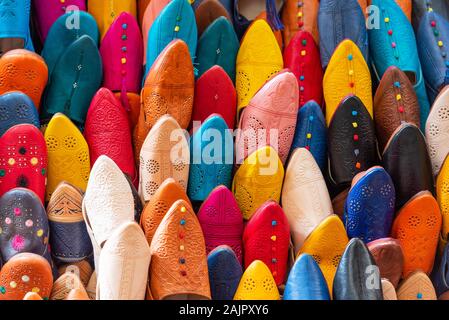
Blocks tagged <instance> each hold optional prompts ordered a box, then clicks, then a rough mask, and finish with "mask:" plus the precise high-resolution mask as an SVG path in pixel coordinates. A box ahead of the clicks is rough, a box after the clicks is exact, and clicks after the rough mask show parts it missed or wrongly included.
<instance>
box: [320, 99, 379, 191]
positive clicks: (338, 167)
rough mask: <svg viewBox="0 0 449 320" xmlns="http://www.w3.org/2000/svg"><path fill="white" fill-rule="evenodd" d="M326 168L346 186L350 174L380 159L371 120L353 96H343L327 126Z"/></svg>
mask: <svg viewBox="0 0 449 320" xmlns="http://www.w3.org/2000/svg"><path fill="white" fill-rule="evenodd" d="M328 146H329V168H330V175H331V179H332V180H333V182H334V183H335V184H337V185H343V186H345V185H346V186H348V185H349V184H350V183H351V181H352V178H353V177H354V176H355V175H356V174H357V173H360V172H362V171H365V170H367V169H368V168H371V167H372V166H374V165H376V164H377V163H378V162H379V157H378V154H377V145H376V133H375V129H374V122H373V119H372V118H371V115H370V114H369V112H368V110H367V108H366V107H365V106H364V105H363V102H362V101H361V100H360V99H359V98H358V97H356V96H348V97H346V98H344V99H343V100H342V102H341V103H340V105H339V106H338V108H337V110H336V111H335V113H334V115H333V117H332V120H331V122H330V124H329V129H328Z"/></svg>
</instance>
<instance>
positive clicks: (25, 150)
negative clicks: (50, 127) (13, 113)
mask: <svg viewBox="0 0 449 320" xmlns="http://www.w3.org/2000/svg"><path fill="white" fill-rule="evenodd" d="M0 159H1V165H0V196H1V195H3V194H4V193H5V192H7V191H9V190H11V189H13V188H16V187H22V188H28V189H30V190H31V191H33V192H34V193H36V195H37V196H38V197H39V198H40V199H41V201H42V203H44V200H45V187H46V184H47V164H48V163H47V162H48V161H47V160H48V159H47V146H46V144H45V139H44V136H43V135H42V133H41V132H40V131H39V129H38V128H36V127H35V126H34V125H31V124H18V125H15V126H14V127H12V128H10V129H9V130H8V131H6V132H5V134H3V136H2V137H1V138H0Z"/></svg>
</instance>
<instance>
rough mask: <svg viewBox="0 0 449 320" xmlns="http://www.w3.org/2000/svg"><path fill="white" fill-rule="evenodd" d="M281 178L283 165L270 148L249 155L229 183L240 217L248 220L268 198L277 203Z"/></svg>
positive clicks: (282, 177)
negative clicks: (241, 215)
mask: <svg viewBox="0 0 449 320" xmlns="http://www.w3.org/2000/svg"><path fill="white" fill-rule="evenodd" d="M283 180H284V167H283V166H282V162H281V159H279V156H278V154H277V152H276V151H275V150H274V149H273V148H272V147H269V146H266V147H263V148H260V149H258V150H256V151H255V152H253V153H252V154H250V155H249V157H248V158H246V159H245V161H243V164H242V165H241V166H240V167H239V169H238V170H237V172H236V173H235V176H234V181H233V182H232V192H233V193H234V196H235V199H236V200H237V203H238V205H239V207H240V210H241V211H242V214H243V218H245V219H246V220H249V219H250V218H251V216H252V215H253V214H254V212H255V211H256V210H257V209H258V208H259V207H260V206H261V205H262V204H263V203H265V202H266V201H268V200H274V201H276V202H279V198H280V196H281V189H282V181H283Z"/></svg>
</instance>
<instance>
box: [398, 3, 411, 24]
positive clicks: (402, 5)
mask: <svg viewBox="0 0 449 320" xmlns="http://www.w3.org/2000/svg"><path fill="white" fill-rule="evenodd" d="M395 2H396V4H397V5H398V6H399V7H400V8H401V10H402V12H404V14H405V16H406V17H407V19H408V21H410V22H411V21H412V0H395Z"/></svg>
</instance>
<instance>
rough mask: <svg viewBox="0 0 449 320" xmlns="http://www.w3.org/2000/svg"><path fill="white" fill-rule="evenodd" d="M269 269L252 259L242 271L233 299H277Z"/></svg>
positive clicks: (277, 294) (278, 297)
mask: <svg viewBox="0 0 449 320" xmlns="http://www.w3.org/2000/svg"><path fill="white" fill-rule="evenodd" d="M279 299H280V296H279V291H278V288H277V287H276V282H275V281H274V278H273V275H272V274H271V271H270V269H268V267H267V266H266V265H265V263H263V262H262V261H260V260H254V261H253V262H252V263H251V264H250V265H249V266H248V268H247V269H246V271H245V272H244V273H243V276H242V278H241V279H240V283H239V286H238V287H237V291H236V292H235V295H234V300H279Z"/></svg>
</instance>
